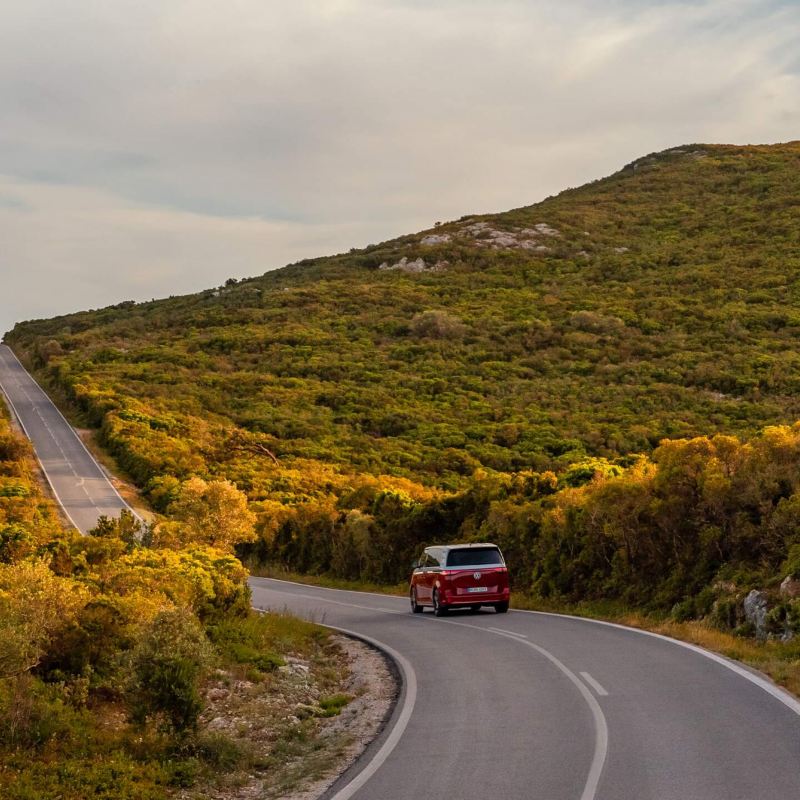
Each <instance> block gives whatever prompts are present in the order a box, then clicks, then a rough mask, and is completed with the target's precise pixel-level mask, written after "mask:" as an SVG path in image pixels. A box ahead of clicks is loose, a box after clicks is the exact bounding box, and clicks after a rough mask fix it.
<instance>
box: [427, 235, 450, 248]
mask: <svg viewBox="0 0 800 800" xmlns="http://www.w3.org/2000/svg"><path fill="white" fill-rule="evenodd" d="M450 238H451V237H450V234H449V233H430V234H428V235H427V236H423V237H422V241H421V242H420V244H423V245H425V247H433V246H434V245H437V244H447V243H448V242H449V241H450Z"/></svg>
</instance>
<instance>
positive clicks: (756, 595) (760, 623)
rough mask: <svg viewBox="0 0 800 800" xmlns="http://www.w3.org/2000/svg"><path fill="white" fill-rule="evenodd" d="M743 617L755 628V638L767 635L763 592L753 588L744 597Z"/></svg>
mask: <svg viewBox="0 0 800 800" xmlns="http://www.w3.org/2000/svg"><path fill="white" fill-rule="evenodd" d="M744 616H745V619H746V620H747V621H748V622H749V623H750V624H751V625H752V626H753V627H754V628H755V631H756V638H758V639H765V638H766V636H767V627H766V622H767V596H766V594H764V592H759V591H758V590H757V589H753V591H752V592H750V594H748V595H747V597H745V599H744Z"/></svg>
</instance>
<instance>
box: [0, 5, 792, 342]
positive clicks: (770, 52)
mask: <svg viewBox="0 0 800 800" xmlns="http://www.w3.org/2000/svg"><path fill="white" fill-rule="evenodd" d="M2 17H3V19H2V24H0V109H2V110H1V111H0V120H2V121H1V122H0V278H1V279H2V280H1V281H0V332H2V331H3V330H6V329H7V328H9V327H10V326H11V325H12V324H13V323H14V322H15V321H16V320H20V319H29V318H33V317H41V316H52V315H54V314H57V313H62V312H68V311H72V310H78V309H81V308H94V307H98V306H101V305H106V304H109V303H114V302H119V301H121V300H126V299H136V300H141V299H150V298H151V297H160V296H164V295H169V294H179V293H185V292H189V291H194V290H197V289H201V288H204V287H208V286H215V285H218V284H220V283H221V282H223V281H224V280H225V279H226V278H228V277H231V276H235V277H242V276H246V275H256V274H260V273H263V272H265V271H266V270H268V269H273V268H275V267H280V266H282V265H284V264H285V263H287V262H290V261H293V260H297V259H298V258H303V257H306V256H313V255H324V254H328V253H331V252H339V251H342V250H347V249H349V248H350V247H353V246H362V245H365V244H368V243H371V242H377V241H382V240H384V239H387V238H389V237H392V236H395V235H398V234H401V233H407V232H411V231H414V230H418V229H421V228H425V227H428V226H430V225H432V223H433V222H434V221H436V220H447V219H452V218H455V217H458V216H461V215H462V214H466V213H473V212H482V211H497V210H503V209H507V208H512V207H515V206H520V205H526V204H529V203H532V202H535V201H536V200H539V199H542V198H543V197H545V196H547V195H549V194H553V193H555V192H557V191H559V190H561V189H563V188H566V187H568V186H575V185H578V184H580V183H583V182H585V181H587V180H590V179H592V178H596V177H600V176H603V175H606V174H608V173H610V172H613V171H615V170H616V169H617V168H618V167H620V166H621V165H622V164H624V163H627V162H629V161H632V160H633V159H634V158H636V157H637V156H640V155H643V154H645V153H648V152H652V151H654V150H660V149H664V148H666V147H671V146H675V145H679V144H684V143H688V142H735V143H751V142H776V141H788V140H792V139H800V50H798V47H797V43H798V41H800V2H798V0H784V1H783V2H779V1H778V0H695V1H694V2H693V1H692V0H684V2H676V1H673V0H227V2H224V3H221V2H219V0H110V1H109V0H25V2H19V3H6V4H5V5H4V8H3V12H2Z"/></svg>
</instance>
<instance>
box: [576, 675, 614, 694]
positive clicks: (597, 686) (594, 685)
mask: <svg viewBox="0 0 800 800" xmlns="http://www.w3.org/2000/svg"><path fill="white" fill-rule="evenodd" d="M581 678H583V679H584V680H585V681H586V683H588V684H589V686H591V687H592V689H594V690H595V691H596V692H597V694H599V695H600V697H608V692H607V691H606V690H605V689H604V688H603V687H602V686H601V685H600V683H599V682H598V681H596V680H595V679H594V678H593V677H592V676H591V675H590V674H589V673H588V672H581Z"/></svg>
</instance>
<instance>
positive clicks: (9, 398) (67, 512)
mask: <svg viewBox="0 0 800 800" xmlns="http://www.w3.org/2000/svg"><path fill="white" fill-rule="evenodd" d="M0 392H2V393H3V394H4V395H5V398H6V400H7V401H8V404H9V405H10V406H11V410H12V411H13V412H14V416H15V417H16V418H17V422H19V426H20V428H22V432H23V433H24V434H25V435H26V436H27V437H28V440H29V441H31V442H32V441H33V439H31V437H30V434H29V433H28V431H27V429H26V428H25V423H24V422H23V421H22V417H21V416H20V415H19V411H17V409H16V408H15V406H14V402H13V401H12V399H11V395H10V394H9V393H8V392H7V391H6V390H5V388H4V387H3V383H2V381H0ZM33 454H34V455H35V456H36V460H37V461H38V462H39V466H40V467H41V468H42V474H43V475H44V477H45V479H46V480H47V483H48V485H49V486H50V490H51V491H52V492H53V495H54V496H55V498H56V500H57V501H58V504H59V505H60V506H61V508H62V509H63V511H64V513H65V514H66V515H67V519H68V520H69V521H70V523H71V524H72V527H73V528H75V530H77V531H80V527H79V526H78V525H76V524H75V520H74V519H72V515H71V514H70V513H69V511H67V507H66V506H65V505H64V503H63V501H62V500H61V498H60V497H59V496H58V492H57V491H56V487H55V485H54V484H53V481H52V480H51V478H50V475H49V473H48V472H47V470H46V469H45V467H44V464H43V463H42V459H41V458H39V454H38V453H37V452H36V448H35V447H34V448H33Z"/></svg>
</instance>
